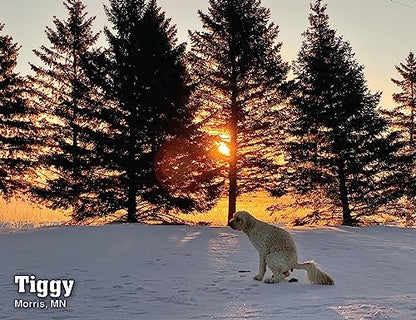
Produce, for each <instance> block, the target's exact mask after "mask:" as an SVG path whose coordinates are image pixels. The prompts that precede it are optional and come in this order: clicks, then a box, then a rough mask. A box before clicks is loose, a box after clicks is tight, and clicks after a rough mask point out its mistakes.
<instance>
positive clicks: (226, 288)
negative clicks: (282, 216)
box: [0, 225, 416, 320]
mask: <svg viewBox="0 0 416 320" xmlns="http://www.w3.org/2000/svg"><path fill="white" fill-rule="evenodd" d="M289 232H290V233H291V234H292V235H293V236H294V238H295V240H296V241H297V244H298V247H299V256H300V261H301V262H302V261H306V260H311V259H313V260H315V261H316V262H318V263H319V264H320V265H321V267H322V268H323V269H324V270H326V271H327V272H328V273H329V274H330V275H331V276H332V277H333V278H334V279H335V286H319V285H311V284H308V283H307V282H306V273H305V272H304V271H302V270H296V271H295V272H294V273H293V274H292V276H294V277H296V278H298V279H299V282H298V283H288V282H282V283H279V284H265V283H263V282H257V281H255V280H253V279H252V277H253V276H254V275H255V274H256V272H257V268H258V256H257V253H256V251H255V250H254V248H253V247H252V246H251V244H250V242H249V241H248V239H247V238H246V237H245V235H244V234H243V233H240V232H238V231H233V230H231V229H229V228H210V227H186V226H147V225H108V226H103V227H53V228H41V229H36V230H29V231H28V230H23V231H19V232H14V233H10V232H6V233H1V234H0V256H1V257H2V258H1V260H0V318H5V319H16V320H21V319H42V320H43V319H87V320H93V319H97V320H98V319H100V320H102V319H146V320H148V319H149V320H151V319H163V320H164V319H178V320H179V319H180V320H182V319H285V320H286V319H308V320H310V319H320V320H321V319H323V320H325V319H328V320H329V319H330V320H336V319H348V320H349V319H352V320H361V319H365V320H367V319H377V320H381V319H416V277H415V276H414V272H415V266H414V265H413V264H414V263H415V262H416V230H415V229H401V228H394V227H382V226H377V227H367V228H350V227H341V228H309V229H290V230H289ZM247 271H249V272H247ZM268 273H270V271H268ZM14 275H36V277H37V278H38V279H61V278H62V279H74V280H75V287H74V292H73V294H72V296H71V297H69V298H67V301H68V306H67V308H66V309H64V308H63V309H53V308H48V309H36V308H34V309H15V308H14V300H15V299H25V300H38V299H39V298H37V297H36V296H35V295H33V294H29V293H27V294H19V293H17V286H16V285H15V284H14ZM266 276H267V275H266Z"/></svg>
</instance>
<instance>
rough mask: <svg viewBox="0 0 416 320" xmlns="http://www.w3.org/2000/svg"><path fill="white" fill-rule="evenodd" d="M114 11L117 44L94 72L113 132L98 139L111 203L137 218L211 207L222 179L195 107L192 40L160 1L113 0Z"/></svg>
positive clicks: (112, 42)
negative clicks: (183, 37)
mask: <svg viewBox="0 0 416 320" xmlns="http://www.w3.org/2000/svg"><path fill="white" fill-rule="evenodd" d="M106 13H107V16H108V19H109V21H110V22H111V23H112V28H111V30H110V29H106V30H105V34H106V36H107V39H108V42H109V50H108V52H107V53H106V54H105V55H102V57H101V59H97V60H96V61H95V65H93V66H91V68H90V71H91V75H90V77H91V79H94V80H93V81H95V83H96V84H97V85H98V86H99V87H100V88H101V89H100V91H101V92H102V97H103V98H102V99H103V100H102V101H103V103H101V104H100V107H99V110H100V111H99V112H98V113H97V117H98V118H99V119H100V121H102V122H103V123H105V126H106V130H102V131H101V132H99V133H97V135H96V137H95V138H94V139H95V141H96V143H97V157H98V158H99V159H101V165H102V167H103V169H104V170H105V171H106V172H107V174H108V175H109V180H108V183H109V186H108V187H107V188H102V190H103V192H106V193H107V194H108V195H109V196H107V197H106V198H107V199H110V198H111V200H109V207H111V208H112V209H111V210H112V211H116V210H126V211H127V220H128V221H129V222H135V221H137V220H138V219H140V220H146V219H153V220H154V219H157V220H161V219H162V220H163V217H169V212H170V211H172V210H182V211H186V212H189V211H193V210H205V209H207V208H209V207H210V206H212V204H213V203H214V202H215V200H216V193H217V192H216V189H217V185H218V182H217V181H215V175H213V171H215V167H214V166H213V165H211V164H210V162H211V160H210V159H209V157H208V155H207V152H206V150H205V149H206V147H205V146H204V140H205V137H204V136H203V135H202V134H201V133H198V131H197V130H195V125H194V123H193V119H194V111H193V109H192V108H191V107H190V106H189V105H188V99H189V94H190V92H191V87H190V86H189V85H188V82H189V79H188V75H187V72H186V67H185V61H184V57H185V56H184V51H185V44H179V45H178V44H177V40H176V27H175V26H173V25H172V24H171V21H170V19H167V18H165V13H164V12H162V10H161V9H160V8H159V7H158V6H157V3H156V1H149V2H148V3H145V1H141V0H126V1H125V0H111V1H110V5H109V6H108V7H106ZM169 219H170V218H169Z"/></svg>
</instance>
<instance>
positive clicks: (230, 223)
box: [228, 219, 235, 229]
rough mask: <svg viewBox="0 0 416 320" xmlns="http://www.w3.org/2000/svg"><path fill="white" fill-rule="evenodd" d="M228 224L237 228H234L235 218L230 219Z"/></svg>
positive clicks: (232, 227)
mask: <svg viewBox="0 0 416 320" xmlns="http://www.w3.org/2000/svg"><path fill="white" fill-rule="evenodd" d="M228 226H229V227H230V228H231V229H235V228H234V219H231V220H230V221H228Z"/></svg>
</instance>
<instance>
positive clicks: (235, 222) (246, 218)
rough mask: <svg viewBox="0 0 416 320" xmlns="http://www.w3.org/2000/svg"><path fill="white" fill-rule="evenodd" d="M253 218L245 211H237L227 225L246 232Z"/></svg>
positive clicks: (251, 224)
mask: <svg viewBox="0 0 416 320" xmlns="http://www.w3.org/2000/svg"><path fill="white" fill-rule="evenodd" d="M253 223H254V218H253V216H252V215H251V214H249V213H248V212H246V211H237V212H236V213H234V216H233V218H232V219H231V220H230V222H228V225H229V226H230V227H231V228H232V229H234V230H240V231H243V232H247V231H248V230H250V228H251V227H252V226H253Z"/></svg>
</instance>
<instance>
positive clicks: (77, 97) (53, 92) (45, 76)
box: [29, 0, 99, 218]
mask: <svg viewBox="0 0 416 320" xmlns="http://www.w3.org/2000/svg"><path fill="white" fill-rule="evenodd" d="M64 5H65V7H66V9H67V11H68V18H67V20H65V21H62V20H59V19H58V18H57V17H54V20H53V23H54V26H55V29H52V28H50V27H47V28H46V36H47V38H48V40H49V42H50V46H49V47H47V46H42V47H41V48H40V49H39V50H34V53H35V54H36V56H37V57H38V58H39V59H40V60H41V61H42V63H43V66H36V65H34V64H31V68H32V70H33V71H34V72H35V75H34V76H30V77H29V79H30V81H31V84H32V95H33V104H34V105H35V106H36V109H37V110H38V112H39V113H42V118H43V120H42V127H43V130H42V135H41V152H42V156H41V157H40V160H39V163H38V165H39V170H40V171H42V172H44V173H45V179H43V180H44V181H42V183H38V184H37V185H36V186H35V187H34V188H33V192H34V194H35V196H36V197H37V198H39V199H40V200H41V201H43V202H45V203H46V204H47V205H49V206H50V207H52V208H54V209H56V208H61V209H71V210H72V214H73V216H74V217H75V218H76V217H83V216H85V215H88V213H87V212H91V211H93V209H92V208H91V207H95V206H96V204H97V201H96V197H95V196H94V195H93V194H92V192H91V183H92V182H93V179H92V173H93V171H92V167H91V165H90V160H91V155H92V150H93V149H94V146H93V145H92V143H91V140H90V139H88V136H87V135H86V133H85V131H86V130H88V129H89V128H90V127H93V126H97V125H98V124H97V123H93V122H92V121H91V120H90V117H89V113H90V112H92V111H91V110H90V109H91V107H90V104H89V100H90V99H91V96H92V95H93V94H94V91H93V87H92V86H91V83H89V82H88V78H87V77H86V74H85V68H84V67H83V65H84V63H85V62H84V60H85V59H87V58H90V55H91V52H92V51H93V46H94V45H95V44H96V42H97V40H98V38H99V34H98V33H94V32H93V31H92V25H93V22H94V19H95V17H88V13H87V12H86V7H85V5H84V4H83V2H82V1H80V0H66V1H65V2H64Z"/></svg>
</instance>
